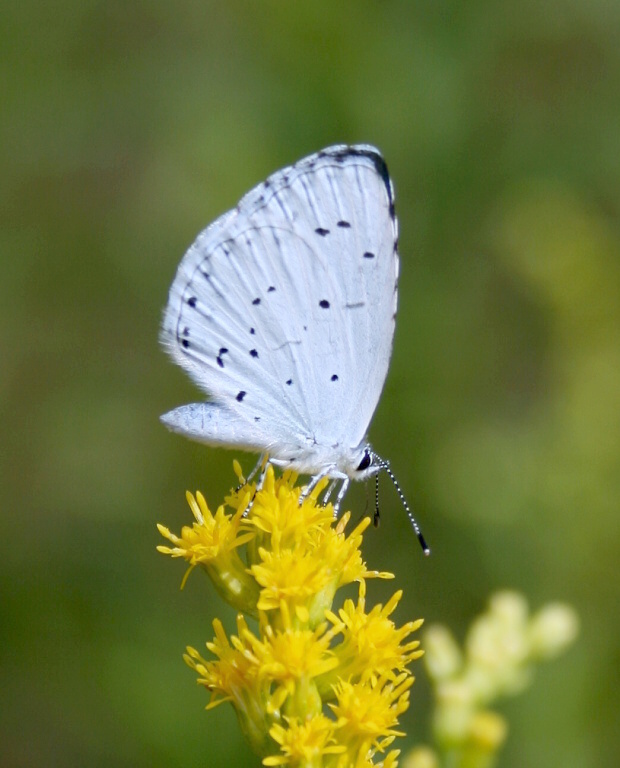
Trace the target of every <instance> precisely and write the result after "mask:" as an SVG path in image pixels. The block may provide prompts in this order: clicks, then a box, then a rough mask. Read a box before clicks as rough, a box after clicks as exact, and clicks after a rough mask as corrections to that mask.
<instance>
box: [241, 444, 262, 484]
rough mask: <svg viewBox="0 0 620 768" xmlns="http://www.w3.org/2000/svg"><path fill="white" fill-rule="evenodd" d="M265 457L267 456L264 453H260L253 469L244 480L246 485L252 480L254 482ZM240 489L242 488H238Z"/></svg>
mask: <svg viewBox="0 0 620 768" xmlns="http://www.w3.org/2000/svg"><path fill="white" fill-rule="evenodd" d="M266 456H267V454H266V453H261V455H260V458H259V460H258V461H257V462H256V465H255V466H254V469H253V470H252V471H251V472H250V474H249V475H248V476H247V477H246V480H245V482H246V484H247V483H251V482H252V480H254V478H255V477H256V475H257V473H258V470H259V469H260V468H261V467H262V466H263V462H264V461H265V458H266ZM241 487H242V486H239V488H241ZM237 490H239V489H237Z"/></svg>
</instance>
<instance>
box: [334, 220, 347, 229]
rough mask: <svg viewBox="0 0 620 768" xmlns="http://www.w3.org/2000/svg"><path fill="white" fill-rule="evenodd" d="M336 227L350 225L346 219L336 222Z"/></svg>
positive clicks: (344, 227)
mask: <svg viewBox="0 0 620 768" xmlns="http://www.w3.org/2000/svg"><path fill="white" fill-rule="evenodd" d="M336 226H337V227H340V228H341V229H350V228H351V225H350V224H349V222H348V221H344V220H341V221H339V222H338V223H337V224H336Z"/></svg>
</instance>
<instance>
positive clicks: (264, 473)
mask: <svg viewBox="0 0 620 768" xmlns="http://www.w3.org/2000/svg"><path fill="white" fill-rule="evenodd" d="M265 456H266V454H263V455H262V456H261V460H260V461H259V462H258V464H257V465H256V466H255V467H254V469H253V470H252V472H251V474H250V476H249V477H248V479H247V482H248V483H249V482H250V479H251V478H252V477H253V476H254V475H255V474H256V472H257V471H258V469H259V467H260V466H261V464H262V463H263V460H264V458H265ZM268 466H269V459H267V461H266V462H265V466H264V467H263V469H262V471H261V473H260V477H259V478H258V482H257V483H256V488H255V489H254V493H253V494H252V498H251V499H250V501H249V502H248V505H247V507H246V508H245V509H244V510H243V517H247V514H248V512H249V511H250V510H251V509H252V504H254V499H255V498H256V494H257V493H258V492H259V491H262V490H263V485H264V484H265V477H266V476H267V467H268Z"/></svg>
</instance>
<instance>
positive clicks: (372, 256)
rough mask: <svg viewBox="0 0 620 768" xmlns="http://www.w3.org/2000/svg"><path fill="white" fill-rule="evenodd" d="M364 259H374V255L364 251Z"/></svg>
mask: <svg viewBox="0 0 620 768" xmlns="http://www.w3.org/2000/svg"><path fill="white" fill-rule="evenodd" d="M364 258H365V259H374V258H375V254H374V253H372V252H371V251H365V253H364Z"/></svg>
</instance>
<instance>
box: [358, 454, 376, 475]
mask: <svg viewBox="0 0 620 768" xmlns="http://www.w3.org/2000/svg"><path fill="white" fill-rule="evenodd" d="M371 461H372V457H371V455H370V451H368V450H366V451H364V455H363V456H362V460H361V461H360V463H359V466H358V468H357V471H358V472H361V471H362V470H363V469H368V467H369V466H370V462H371Z"/></svg>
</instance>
